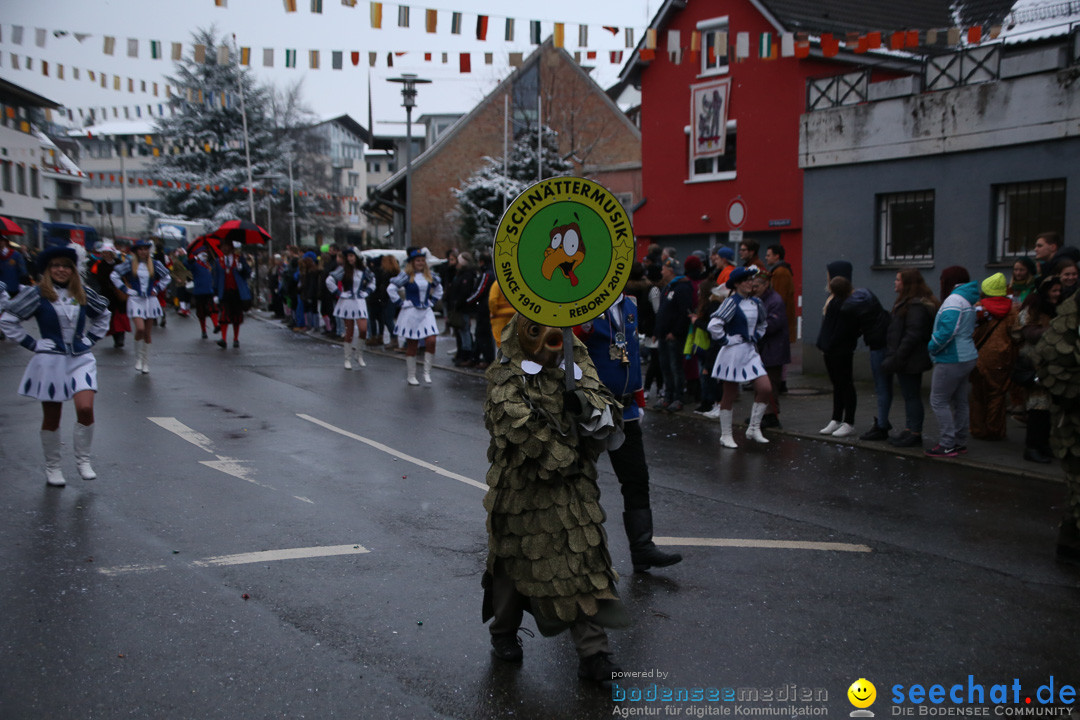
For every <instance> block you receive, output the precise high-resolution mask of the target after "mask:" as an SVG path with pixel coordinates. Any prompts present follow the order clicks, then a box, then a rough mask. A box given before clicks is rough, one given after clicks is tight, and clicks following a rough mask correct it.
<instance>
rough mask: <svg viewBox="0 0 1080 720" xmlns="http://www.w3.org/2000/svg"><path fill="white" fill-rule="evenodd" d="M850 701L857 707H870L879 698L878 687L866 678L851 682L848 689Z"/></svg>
mask: <svg viewBox="0 0 1080 720" xmlns="http://www.w3.org/2000/svg"><path fill="white" fill-rule="evenodd" d="M847 697H848V701H850V702H851V704H852V705H854V706H855V707H857V708H868V707H870V706H871V705H873V704H874V700H877V688H875V687H874V683H872V682H870V681H869V680H867V679H866V678H859V679H858V680H856V681H855V682H853V683H851V687H849V688H848V691H847Z"/></svg>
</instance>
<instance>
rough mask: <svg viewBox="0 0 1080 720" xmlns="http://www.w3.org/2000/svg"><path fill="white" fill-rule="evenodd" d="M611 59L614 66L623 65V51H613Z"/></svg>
mask: <svg viewBox="0 0 1080 720" xmlns="http://www.w3.org/2000/svg"><path fill="white" fill-rule="evenodd" d="M609 57H610V60H611V63H612V64H613V65H621V64H622V57H623V51H622V50H612V51H611V54H610V56H609Z"/></svg>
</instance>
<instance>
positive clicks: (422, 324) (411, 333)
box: [386, 270, 443, 340]
mask: <svg viewBox="0 0 1080 720" xmlns="http://www.w3.org/2000/svg"><path fill="white" fill-rule="evenodd" d="M386 294H387V295H388V296H389V297H390V302H392V303H395V304H396V303H400V304H401V311H400V312H398V317H397V324H396V325H395V326H394V334H395V335H397V336H398V337H402V338H405V339H406V340H423V339H424V338H427V337H430V336H432V335H438V334H439V324H438V323H437V322H436V320H435V311H434V310H432V309H431V308H432V307H433V306H434V305H435V302H436V301H437V300H438V299H439V298H441V297H442V295H443V287H442V283H441V282H440V281H439V276H438V275H432V276H431V282H430V283H429V282H428V280H427V278H426V277H424V274H423V273H416V275H414V276H413V279H412V280H410V279H409V275H408V273H406V272H405V271H404V270H402V271H401V272H400V273H399V274H398V276H397V277H395V278H394V279H393V280H391V281H390V284H389V285H387V286H386Z"/></svg>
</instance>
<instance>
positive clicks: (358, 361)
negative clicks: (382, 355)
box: [352, 335, 367, 367]
mask: <svg viewBox="0 0 1080 720" xmlns="http://www.w3.org/2000/svg"><path fill="white" fill-rule="evenodd" d="M352 346H353V364H354V365H356V367H367V363H365V362H364V344H363V343H362V342H361V341H360V336H359V335H357V336H356V337H354V338H353V341H352Z"/></svg>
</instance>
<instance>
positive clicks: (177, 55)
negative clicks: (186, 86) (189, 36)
mask: <svg viewBox="0 0 1080 720" xmlns="http://www.w3.org/2000/svg"><path fill="white" fill-rule="evenodd" d="M171 57H172V59H173V60H177V61H179V60H182V59H183V57H184V46H183V44H182V43H178V42H174V43H173V44H172V55H171Z"/></svg>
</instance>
